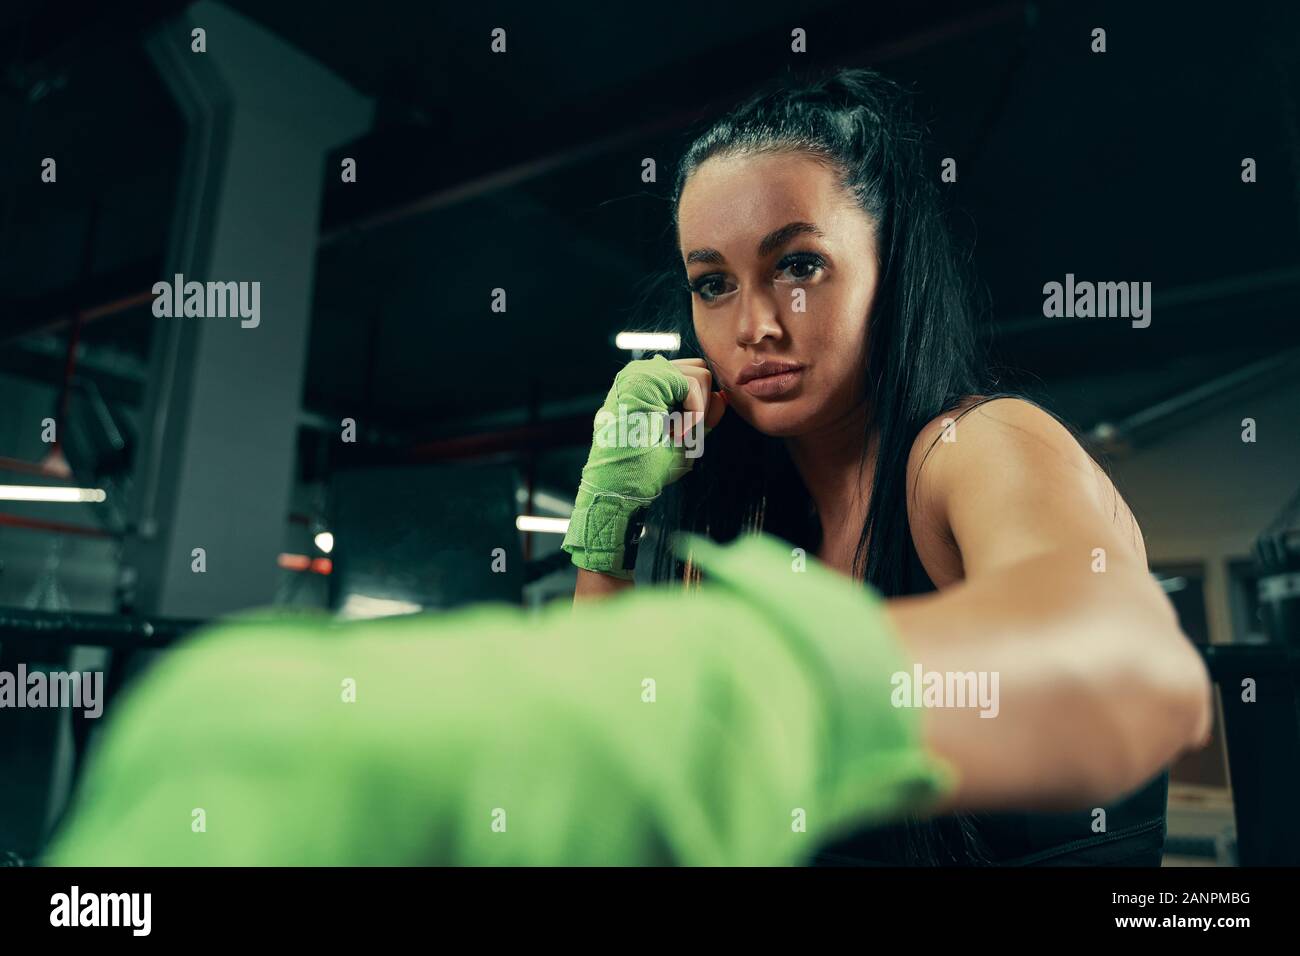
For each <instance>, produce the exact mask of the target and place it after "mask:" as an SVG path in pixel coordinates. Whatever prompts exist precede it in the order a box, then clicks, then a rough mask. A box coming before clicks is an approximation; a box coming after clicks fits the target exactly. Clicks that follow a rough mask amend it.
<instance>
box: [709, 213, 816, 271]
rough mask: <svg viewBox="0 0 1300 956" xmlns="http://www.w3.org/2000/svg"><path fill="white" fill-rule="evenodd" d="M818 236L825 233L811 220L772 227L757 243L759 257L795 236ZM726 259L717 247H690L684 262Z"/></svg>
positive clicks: (711, 262) (712, 262) (714, 261)
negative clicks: (777, 227) (776, 227)
mask: <svg viewBox="0 0 1300 956" xmlns="http://www.w3.org/2000/svg"><path fill="white" fill-rule="evenodd" d="M805 235H807V236H820V237H822V238H825V235H826V234H825V233H823V232H822V231H821V230H820V229H818V228H817V226H816V225H814V224H813V223H811V222H788V223H786V224H785V225H784V226H782V227H781V228H780V229H773V230H772V231H771V232H769V233H768V234H767V235H766V236H764V237H763V239H762V241H760V242H759V244H758V255H759V258H760V259H761V258H763V257H765V256H768V255H770V254H771V253H772V252H773V250H775V249H779V248H780V247H781V246H783V245H785V244H786V243H787V242H789V241H790V240H791V239H793V238H794V237H795V236H805ZM724 261H726V260H725V258H724V257H723V255H722V253H720V252H719V251H718V250H717V249H709V248H707V247H706V248H704V249H692V250H691V251H690V252H688V253H687V254H686V264H687V265H688V266H689V265H690V264H691V263H693V262H707V263H710V264H714V265H716V264H718V263H720V262H724Z"/></svg>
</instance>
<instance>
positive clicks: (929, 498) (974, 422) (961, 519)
mask: <svg viewBox="0 0 1300 956" xmlns="http://www.w3.org/2000/svg"><path fill="white" fill-rule="evenodd" d="M907 486H908V519H909V523H910V524H911V527H912V535H913V541H914V543H915V545H916V548H917V553H918V555H919V556H920V557H921V561H922V563H923V564H924V565H925V567H926V570H927V571H931V565H932V564H933V572H934V573H931V575H930V576H931V579H932V580H934V582H935V584H936V586H939V587H943V586H944V585H945V584H946V583H952V582H953V581H955V580H961V579H962V578H963V577H965V575H966V572H967V570H968V565H969V564H970V563H971V555H970V554H969V551H970V550H971V548H972V547H975V546H978V547H979V548H980V549H981V551H982V552H985V551H988V552H992V551H998V552H1005V553H999V556H998V557H999V560H1010V559H1011V557H1012V556H1013V555H1014V553H1015V552H1016V551H1017V550H1019V551H1028V550H1031V549H1033V548H1036V547H1047V546H1049V545H1050V544H1051V539H1052V536H1053V533H1054V531H1053V530H1052V529H1051V528H1050V527H1047V526H1051V525H1055V526H1056V531H1059V533H1060V534H1061V535H1064V534H1066V533H1068V532H1069V531H1070V530H1073V531H1075V532H1077V533H1078V534H1080V535H1083V534H1089V533H1091V534H1092V536H1093V537H1098V528H1097V525H1099V524H1102V523H1104V524H1106V525H1108V531H1109V532H1111V533H1113V537H1114V539H1115V540H1116V541H1117V542H1119V543H1120V546H1121V547H1124V548H1128V549H1131V553H1132V554H1133V555H1134V556H1135V557H1136V558H1137V559H1138V560H1140V561H1141V562H1142V564H1143V565H1145V564H1146V547H1145V543H1144V541H1143V539H1142V533H1141V529H1140V528H1139V527H1138V524H1137V521H1136V519H1135V518H1134V516H1133V513H1132V511H1131V510H1130V509H1129V507H1128V505H1127V504H1126V503H1125V502H1124V500H1123V498H1122V496H1121V495H1120V494H1119V492H1118V490H1117V489H1116V488H1115V485H1114V483H1113V482H1112V481H1111V479H1110V476H1109V475H1108V474H1107V473H1106V471H1105V469H1103V468H1102V467H1101V466H1100V465H1099V464H1098V463H1097V461H1096V460H1095V459H1094V458H1093V457H1092V455H1090V454H1089V453H1088V451H1087V450H1086V449H1085V448H1084V447H1083V446H1082V445H1081V444H1080V443H1079V440H1078V439H1077V438H1075V436H1074V434H1073V433H1072V432H1071V431H1070V429H1069V428H1067V427H1066V426H1065V425H1063V424H1062V423H1061V422H1060V421H1058V420H1057V419H1056V417H1055V416H1053V415H1052V414H1051V413H1049V412H1048V411H1046V410H1044V409H1043V408H1041V407H1040V406H1038V405H1036V404H1034V403H1033V402H1030V401H1027V400H1025V399H1020V398H987V397H985V396H970V397H968V398H967V399H965V400H964V401H963V402H961V403H960V404H959V405H958V406H957V407H955V408H953V409H951V410H950V411H946V412H944V413H942V414H940V415H937V416H935V418H934V419H932V420H931V421H930V422H928V423H927V424H926V425H925V426H924V427H923V428H922V429H921V430H920V432H919V433H918V434H917V436H916V438H915V440H914V441H913V443H912V448H911V451H910V454H909V456H908V465H907ZM1090 520H1091V521H1092V526H1091V527H1090V526H1089V525H1088V521H1090ZM1030 528H1034V529H1036V530H1035V531H1033V532H1032V533H1031V531H1030V530H1029V529H1030ZM963 532H964V534H963ZM1032 534H1037V536H1038V539H1039V540H1037V541H1031V540H1029V539H1030V538H1031V535H1032ZM997 536H1000V537H1001V538H1002V539H1004V540H1003V541H999V542H998V544H999V545H1001V544H1002V543H1004V542H1005V543H1006V547H993V546H991V545H990V544H989V542H988V540H987V539H988V538H990V537H997ZM1016 536H1019V539H1020V540H1018V541H1016V542H1015V543H1012V539H1013V538H1014V537H1016ZM963 537H964V538H965V539H966V541H965V542H964V543H965V544H966V545H967V546H966V547H965V548H963V542H962V540H961V539H962V538H963ZM1105 537H1106V538H1107V540H1110V538H1111V537H1112V534H1106V535H1105ZM964 552H965V553H964ZM983 557H985V555H984V554H983V553H982V554H981V558H983ZM936 575H938V576H937V577H936ZM940 579H942V581H941V580H940Z"/></svg>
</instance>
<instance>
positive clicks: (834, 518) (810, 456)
mask: <svg viewBox="0 0 1300 956" xmlns="http://www.w3.org/2000/svg"><path fill="white" fill-rule="evenodd" d="M866 428H867V407H866V404H865V403H864V404H863V405H860V406H858V407H857V408H856V409H854V410H853V411H852V412H850V413H849V414H848V415H846V416H844V417H843V418H841V419H839V420H837V421H835V422H832V423H831V424H830V425H828V426H826V427H825V428H823V429H821V430H819V431H816V432H812V433H809V434H807V435H800V436H798V437H797V438H787V439H786V448H787V449H788V450H789V452H790V458H791V460H792V461H793V462H794V466H795V468H796V469H797V470H798V472H799V476H800V477H801V478H802V479H803V483H804V486H805V487H806V488H807V489H808V493H809V494H810V495H811V496H812V499H813V503H814V504H815V505H816V506H817V516H818V518H819V519H820V521H821V526H822V542H823V551H824V552H825V551H828V550H831V551H835V550H839V549H840V545H841V544H842V543H843V542H844V541H848V540H852V541H853V542H855V543H856V541H857V539H858V536H859V535H860V533H861V531H862V525H863V524H864V523H865V522H866V519H867V508H868V506H869V505H870V503H871V502H870V498H871V492H870V488H871V477H872V473H873V469H874V468H875V457H876V456H875V452H876V448H875V440H874V436H873V440H872V447H871V448H870V449H869V451H868V452H866V453H865V454H864V452H863V444H862V443H863V436H864V435H865V433H866Z"/></svg>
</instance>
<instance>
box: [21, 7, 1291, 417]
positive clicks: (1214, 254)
mask: <svg viewBox="0 0 1300 956" xmlns="http://www.w3.org/2000/svg"><path fill="white" fill-rule="evenodd" d="M185 6H186V4H184V3H177V2H173V3H165V2H156V3H144V4H139V5H137V6H136V7H135V9H134V11H133V13H132V15H131V17H130V18H129V19H122V17H121V15H120V14H118V13H116V12H114V13H113V14H112V15H109V14H105V13H104V12H103V11H102V9H100V8H99V6H98V5H95V4H81V5H75V4H74V5H71V7H72V10H73V11H74V12H69V5H66V4H61V5H55V4H50V5H48V6H47V5H43V4H37V3H10V4H8V5H6V6H5V7H3V8H0V9H2V10H3V12H0V37H2V38H3V39H2V40H0V56H2V57H3V62H2V63H0V68H3V71H4V80H5V83H4V85H3V86H2V87H0V142H3V143H4V144H5V145H4V146H3V147H2V148H0V170H4V173H5V175H4V179H3V182H2V183H0V341H4V342H5V343H7V346H8V347H6V348H5V349H3V350H0V353H3V354H2V355H0V370H3V371H7V372H10V373H21V374H26V375H30V376H32V377H35V378H43V379H46V380H49V381H57V379H58V377H59V375H60V374H61V359H60V357H59V356H58V354H57V349H56V348H54V347H53V346H52V345H51V342H52V341H53V342H55V343H57V342H58V341H60V337H61V336H63V335H65V334H66V330H67V328H68V324H69V323H68V319H69V316H70V315H71V314H72V313H73V312H75V311H77V310H93V309H95V308H96V307H100V306H109V308H106V309H99V310H98V311H92V312H91V313H90V314H89V317H90V318H93V319H94V321H89V322H88V323H87V324H86V325H85V328H84V331H83V342H84V344H85V361H84V365H83V368H82V374H85V375H91V376H95V377H96V378H97V380H98V381H99V384H100V386H101V390H102V391H104V393H105V394H106V395H109V396H110V398H116V399H117V400H120V401H127V402H130V401H132V400H133V399H134V398H135V397H136V396H137V395H138V393H139V382H140V377H141V375H142V374H143V371H144V357H145V356H146V355H147V344H148V336H149V333H150V328H151V326H150V315H149V311H148V309H147V307H144V306H141V305H136V306H134V307H123V306H122V305H121V303H122V301H123V300H127V301H130V298H129V297H131V296H133V295H138V294H139V293H141V292H146V291H147V290H148V288H149V286H150V285H151V284H152V282H153V281H155V280H156V278H157V274H158V273H159V271H160V269H161V261H162V255H163V250H164V245H165V242H166V231H167V226H168V221H169V214H170V206H171V202H172V191H173V189H174V184H175V175H176V167H177V159H178V151H179V148H180V144H181V138H182V135H183V128H182V125H181V123H180V119H179V117H178V115H177V113H176V111H175V110H174V109H173V107H172V105H171V104H170V102H169V100H168V97H167V95H166V92H165V90H164V89H163V87H162V85H161V84H160V83H159V81H158V80H157V78H156V76H155V75H154V73H153V71H152V70H151V68H150V65H149V63H148V60H147V59H146V57H145V56H144V54H143V52H142V49H141V45H140V39H139V38H140V36H141V34H142V32H143V31H144V30H146V29H148V26H149V24H150V23H152V22H155V21H156V20H157V19H158V18H161V17H165V16H168V15H170V14H172V13H174V12H175V11H176V10H178V9H182V8H184V7H185ZM230 6H233V7H235V8H236V9H238V10H239V11H241V12H242V13H243V14H245V15H246V16H248V17H250V18H253V19H255V20H257V21H259V22H261V23H262V24H263V25H265V26H266V27H267V28H269V29H270V30H272V31H274V32H275V33H277V34H279V35H280V36H282V37H283V38H284V39H286V40H287V41H288V42H291V43H293V44H294V45H296V46H298V47H300V48H301V49H303V50H305V51H306V52H308V53H309V54H311V55H312V56H314V57H316V58H317V59H319V60H320V61H321V62H323V63H324V64H326V65H327V66H328V67H330V68H331V69H333V70H334V71H335V72H337V73H338V74H339V75H341V76H342V77H344V78H345V79H346V80H348V81H349V82H350V83H352V84H353V85H354V86H356V87H357V88H358V89H359V90H361V91H362V92H364V93H366V94H368V95H370V96H372V97H374V98H375V100H376V105H377V113H376V115H377V120H376V124H375V128H374V130H373V131H372V132H371V133H370V134H369V135H367V136H366V137H364V138H363V139H362V140H360V141H358V142H356V143H351V144H348V145H347V146H346V147H344V148H342V149H340V150H339V151H338V152H337V154H336V155H335V156H332V157H331V158H330V159H331V163H332V164H333V166H332V168H337V160H338V158H339V157H341V156H343V155H348V156H354V157H356V158H357V160H358V164H359V169H360V170H361V171H362V175H361V176H360V181H359V182H358V183H357V184H356V185H355V186H347V187H344V186H342V185H341V184H339V183H333V184H332V185H331V186H330V187H329V188H327V191H326V195H325V197H324V209H323V218H322V241H321V246H320V250H319V261H318V270H317V288H316V295H315V301H314V306H313V309H314V313H313V314H314V318H313V330H312V337H311V342H310V346H309V348H310V352H309V362H308V371H307V381H306V383H305V394H304V404H305V406H306V407H307V408H308V409H309V410H311V411H315V412H320V413H324V414H329V415H331V416H333V415H335V414H337V413H339V412H343V413H348V412H353V411H355V410H358V409H359V410H362V411H364V412H365V413H366V414H367V415H368V416H370V418H371V420H378V421H382V422H384V423H386V424H387V425H389V426H390V427H391V428H392V429H394V430H397V431H401V432H405V433H407V434H411V435H417V436H418V435H437V434H439V433H441V432H444V431H454V430H457V428H460V427H463V426H464V423H465V422H466V421H467V419H469V418H471V417H473V416H479V415H485V414H488V413H493V412H503V411H506V410H510V409H521V408H523V407H524V406H525V405H526V404H527V403H528V402H529V401H540V402H558V401H563V400H565V399H574V398H581V397H583V396H596V395H598V394H600V393H603V391H604V389H605V388H606V387H607V384H608V381H609V379H610V378H611V376H612V374H613V371H614V369H615V368H616V367H617V365H618V363H619V362H620V361H621V360H625V358H626V356H625V355H623V354H620V353H618V352H617V351H616V350H614V349H613V347H612V345H611V339H612V335H613V333H614V332H615V331H617V330H619V329H621V328H624V327H626V326H627V325H628V324H629V323H630V322H632V321H634V320H633V318H632V316H633V315H634V314H635V308H636V306H637V303H638V301H639V299H638V296H639V290H640V288H641V284H642V282H643V280H644V279H645V278H646V276H647V275H648V274H649V273H651V272H652V271H653V270H655V269H656V268H659V267H660V266H662V265H663V264H664V263H665V259H664V257H665V256H666V255H668V254H669V252H670V246H669V245H668V231H667V227H668V219H667V209H666V204H665V196H666V194H667V190H668V188H669V183H668V180H669V178H670V176H669V174H668V171H669V170H670V169H671V166H672V163H673V161H674V160H675V158H676V156H677V155H678V154H679V152H680V150H681V149H682V147H683V146H684V140H685V137H686V136H687V134H688V133H689V132H690V131H691V129H692V128H694V127H695V126H697V124H699V123H700V122H702V121H704V120H706V119H708V118H709V117H711V116H713V115H716V114H717V113H718V112H719V111H721V110H723V109H725V108H726V107H727V105H728V104H729V103H731V102H733V101H734V100H735V99H736V98H737V97H738V96H739V95H741V94H743V93H745V92H747V91H748V90H749V89H751V88H752V87H753V86H754V85H756V84H757V83H759V82H761V81H763V80H765V79H767V78H768V77H770V76H771V75H773V74H774V73H776V72H779V71H782V70H784V69H787V68H788V67H795V68H813V67H820V66H829V65H833V64H851V65H871V66H878V67H879V68H881V69H882V70H883V71H885V72H887V73H889V74H891V75H893V76H895V77H896V78H897V79H900V80H902V81H905V82H907V83H909V84H911V85H913V86H914V87H915V89H916V90H917V97H918V99H917V102H918V106H919V108H920V110H921V113H922V115H923V116H925V117H927V118H928V119H929V121H930V130H931V134H932V137H933V142H934V155H935V156H936V157H940V156H953V157H956V158H957V159H958V163H959V165H958V169H959V181H958V182H957V183H956V184H953V185H951V186H948V187H946V188H948V189H950V190H951V192H950V199H951V204H952V207H953V209H954V226H955V228H956V229H957V231H958V232H959V234H961V235H962V236H963V237H964V238H966V239H967V240H968V241H970V242H973V244H974V259H975V264H976V266H977V268H978V271H979V273H980V275H981V276H982V277H983V279H984V280H985V281H986V282H987V285H988V291H989V294H990V297H991V303H992V310H993V311H992V316H991V321H989V322H988V323H987V324H986V327H985V328H984V331H985V333H986V334H987V335H988V338H989V340H990V341H991V343H992V345H993V347H994V354H995V357H996V359H997V361H998V362H999V364H1000V365H1001V366H1003V367H1005V369H1006V375H1007V378H1008V380H1009V381H1011V382H1014V383H1017V384H1021V385H1028V386H1029V387H1031V388H1034V389H1037V390H1038V391H1040V392H1041V393H1042V394H1044V395H1045V396H1046V397H1048V398H1050V399H1051V400H1052V401H1053V403H1054V404H1055V405H1056V406H1057V407H1058V408H1060V410H1061V411H1063V412H1064V413H1065V414H1066V415H1067V416H1068V417H1070V418H1072V419H1073V420H1074V421H1076V422H1077V423H1078V424H1079V425H1081V426H1085V427H1086V426H1089V425H1092V424H1094V423H1095V422H1096V421H1098V420H1101V419H1104V418H1115V417H1120V416H1123V415H1125V414H1128V413H1131V412H1134V411H1137V410H1139V409H1142V408H1144V407H1145V406H1147V405H1149V404H1151V403H1152V402H1155V401H1159V400H1162V399H1165V398H1168V397H1170V396H1173V395H1177V394H1179V393H1180V392H1183V391H1185V390H1186V389H1188V388H1190V387H1192V386H1195V385H1197V384H1200V383H1202V382H1205V381H1207V380H1210V379H1213V378H1214V377H1215V376H1219V375H1222V374H1225V373H1228V372H1231V371H1233V370H1235V369H1239V368H1241V367H1243V366H1246V365H1248V364H1249V363H1251V362H1254V361H1257V360H1259V359H1263V358H1268V357H1270V356H1275V355H1277V354H1279V353H1281V352H1283V351H1285V350H1287V349H1294V348H1297V347H1300V323H1297V321H1296V317H1297V315H1298V314H1300V312H1298V311H1297V305H1300V129H1298V123H1300V118H1298V117H1297V105H1296V104H1297V102H1300V25H1298V22H1300V15H1298V14H1297V5H1295V4H1292V3H1285V2H1278V3H1276V4H1271V5H1270V4H1261V5H1258V6H1256V5H1250V4H1237V5H1234V6H1232V7H1230V8H1225V7H1224V6H1223V5H1222V4H1217V3H1209V2H1186V3H1176V4H1175V3H1166V4H1132V3H1125V2H1108V3H1093V4H1087V5H1084V4H1071V3H1036V4H1025V3H909V4H897V5H889V6H888V8H886V5H884V4H876V5H868V4H863V3H861V2H858V0H854V2H848V3H842V2H824V3H804V4H800V5H797V6H796V5H792V4H790V3H788V2H776V0H761V2H753V0H751V2H747V3H743V4H737V5H735V6H734V7H733V8H731V9H725V8H720V7H719V6H718V5H708V6H704V5H700V4H685V3H659V4H651V5H638V6H636V7H635V8H634V9H633V10H630V11H628V12H623V11H621V10H620V9H619V8H617V7H615V6H614V5H611V4H586V3H583V4H577V3H569V4H565V6H564V9H563V11H562V12H556V11H554V10H550V9H545V8H544V7H543V5H535V4H531V5H519V7H518V8H517V9H511V8H506V7H501V6H497V5H492V6H489V5H482V6H465V5H456V6H454V7H453V6H450V5H447V6H444V5H441V4H423V3H411V4H406V3H370V4H362V5H354V4H320V3H318V2H307V0H283V2H265V0H237V2H233V3H231V4H230ZM78 10H79V11H80V15H78V14H77V13H76V12H75V11H78ZM742 11H743V12H742ZM495 26H504V27H506V28H507V29H508V31H509V45H510V46H509V49H510V53H509V55H508V56H504V57H493V56H490V55H489V54H488V53H487V42H488V36H489V33H490V30H491V29H492V28H493V27H495ZM795 26H800V27H804V28H805V29H806V30H807V31H808V34H809V38H810V41H809V42H810V51H811V52H810V53H809V54H808V55H806V56H803V57H799V56H796V55H794V54H791V53H790V52H789V31H790V29H792V28H793V27H795ZM1096 26H1101V27H1105V28H1106V30H1107V33H1108V47H1109V49H1108V52H1107V53H1105V54H1104V55H1095V54H1092V53H1091V52H1090V51H1089V42H1090V32H1091V30H1092V28H1093V27H1096ZM46 155H58V156H60V157H61V160H60V168H61V179H64V180H66V182H67V183H68V185H67V186H66V187H64V186H61V187H60V189H59V190H58V191H57V194H53V195H52V194H51V191H49V190H44V191H43V190H42V189H41V186H40V184H39V183H38V182H36V181H35V177H34V176H32V175H30V173H29V171H30V170H33V169H38V168H39V163H40V159H41V157H43V156H46ZM644 156H653V157H655V158H656V159H657V161H658V166H659V169H660V171H661V175H660V181H659V182H658V183H656V184H649V185H645V184H642V183H641V182H640V178H639V174H640V168H641V167H640V160H641V158H642V157H644ZM1245 156H1251V157H1254V158H1255V159H1256V160H1257V162H1258V168H1259V181H1258V182H1257V183H1255V184H1251V185H1246V184H1243V183H1242V182H1241V180H1240V163H1241V160H1242V158H1243V157H1245ZM65 170H75V172H76V175H65V174H64V172H63V171H65ZM20 173H21V174H20ZM1067 272H1069V273H1074V274H1075V275H1076V276H1078V277H1079V278H1094V279H1110V280H1134V281H1142V280H1146V281H1150V282H1151V283H1152V284H1153V287H1154V291H1155V307H1154V315H1153V322H1152V325H1151V327H1150V328H1149V329H1146V330H1143V331H1142V332H1141V333H1140V334H1135V333H1134V332H1133V331H1132V330H1129V329H1128V328H1127V323H1124V322H1122V321H1121V322H1115V321H1105V320H1080V321H1076V322H1071V321H1070V320H1056V321H1054V322H1052V323H1045V322H1044V320H1043V319H1042V311H1041V310H1042V286H1043V283H1044V282H1047V281H1051V280H1062V279H1063V278H1064V276H1065V274H1066V273H1067ZM498 286H501V287H505V288H507V290H508V294H509V312H508V313H507V314H506V315H497V314H494V313H492V312H491V311H490V310H489V308H488V302H489V299H488V296H489V290H491V289H493V288H495V287H498ZM114 303H117V305H116V307H114V306H113V304H114ZM101 313H102V314H101Z"/></svg>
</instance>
